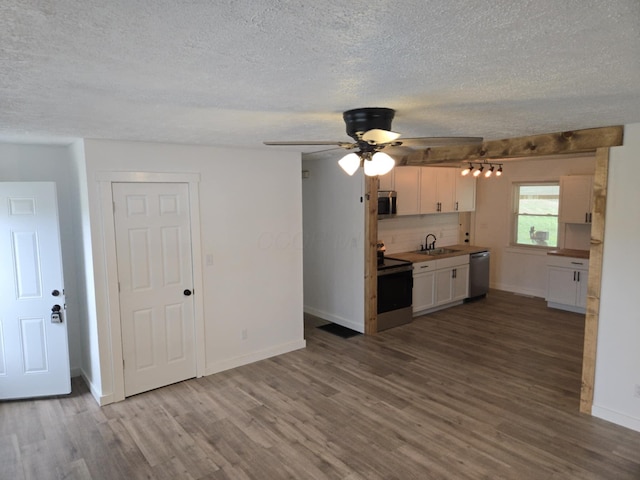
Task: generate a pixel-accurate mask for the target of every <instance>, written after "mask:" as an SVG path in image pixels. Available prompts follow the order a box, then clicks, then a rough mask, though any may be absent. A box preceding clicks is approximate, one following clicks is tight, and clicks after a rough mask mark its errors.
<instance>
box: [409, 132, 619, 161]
mask: <svg viewBox="0 0 640 480" xmlns="http://www.w3.org/2000/svg"><path fill="white" fill-rule="evenodd" d="M623 133H624V127H623V126H613V127H601V128H587V129H584V130H572V131H567V132H557V133H547V134H543V135H531V136H528V137H517V138H505V139H502V140H488V141H485V142H483V143H482V145H477V146H468V145H467V146H463V145H461V146H458V147H456V146H453V147H432V148H427V149H425V150H419V151H415V152H413V153H410V154H409V155H407V156H405V157H404V158H403V159H402V160H400V161H399V162H398V165H399V166H401V165H411V166H426V165H433V164H438V163H454V162H466V161H478V160H485V159H487V160H488V159H496V158H514V157H537V156H542V155H561V154H566V153H584V152H594V151H596V149H598V148H608V147H617V146H619V145H622V140H623Z"/></svg>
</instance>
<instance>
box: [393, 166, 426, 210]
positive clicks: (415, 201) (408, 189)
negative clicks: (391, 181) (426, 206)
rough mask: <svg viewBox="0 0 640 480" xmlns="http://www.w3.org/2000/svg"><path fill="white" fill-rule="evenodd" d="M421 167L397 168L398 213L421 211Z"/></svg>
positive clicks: (395, 174) (395, 175)
mask: <svg viewBox="0 0 640 480" xmlns="http://www.w3.org/2000/svg"><path fill="white" fill-rule="evenodd" d="M420 168H421V167H398V168H396V169H394V170H395V173H394V177H395V188H396V192H398V198H397V205H398V215H417V214H419V213H420Z"/></svg>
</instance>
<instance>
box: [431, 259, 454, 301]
mask: <svg viewBox="0 0 640 480" xmlns="http://www.w3.org/2000/svg"><path fill="white" fill-rule="evenodd" d="M435 273H436V305H443V304H445V303H450V302H452V301H453V278H452V277H453V268H444V269H442V270H437V271H436V272H435Z"/></svg>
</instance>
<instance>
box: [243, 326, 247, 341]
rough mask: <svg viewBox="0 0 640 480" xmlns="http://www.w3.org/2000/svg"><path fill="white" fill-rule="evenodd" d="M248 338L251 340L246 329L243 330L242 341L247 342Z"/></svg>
mask: <svg viewBox="0 0 640 480" xmlns="http://www.w3.org/2000/svg"><path fill="white" fill-rule="evenodd" d="M247 338H249V332H248V331H247V329H246V328H243V329H242V339H243V340H246V339H247Z"/></svg>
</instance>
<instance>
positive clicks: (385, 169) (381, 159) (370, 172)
mask: <svg viewBox="0 0 640 480" xmlns="http://www.w3.org/2000/svg"><path fill="white" fill-rule="evenodd" d="M395 164H396V162H395V160H394V159H393V158H391V157H390V156H389V155H387V154H386V153H383V152H376V153H374V154H373V156H372V157H371V160H365V161H364V174H365V175H367V176H369V177H374V176H376V175H384V174H386V173H389V172H390V171H391V169H392V168H393V167H394V166H395Z"/></svg>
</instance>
